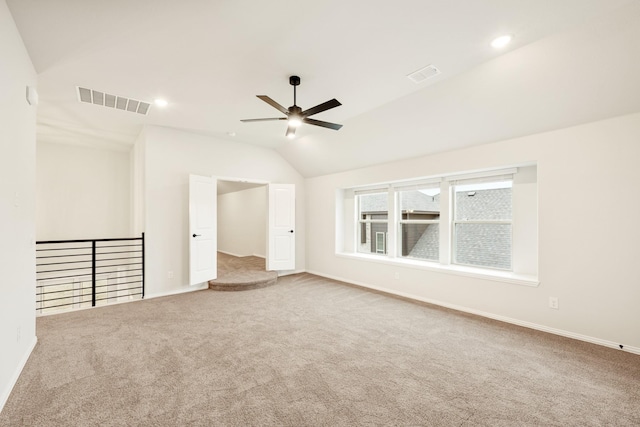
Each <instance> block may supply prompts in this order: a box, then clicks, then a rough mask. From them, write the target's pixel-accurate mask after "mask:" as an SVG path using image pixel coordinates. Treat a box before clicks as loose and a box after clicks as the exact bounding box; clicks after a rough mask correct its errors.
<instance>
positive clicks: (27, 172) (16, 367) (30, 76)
mask: <svg viewBox="0 0 640 427" xmlns="http://www.w3.org/2000/svg"><path fill="white" fill-rule="evenodd" d="M0 64H2V65H0V93H1V94H2V96H0V218H1V220H0V227H1V229H0V233H1V234H0V235H1V236H2V238H1V239H0V262H1V263H2V280H0V349H1V350H0V410H2V407H3V406H4V404H5V402H6V399H7V398H8V396H9V393H10V392H11V389H12V388H13V385H14V384H15V381H16V380H17V379H18V375H19V374H20V371H21V370H22V367H23V366H24V363H26V360H27V358H28V357H29V354H30V353H31V350H32V349H33V346H35V343H36V325H35V281H36V279H35V252H34V250H35V244H34V242H35V191H36V190H35V187H36V171H35V167H36V154H35V148H36V144H35V143H36V107H34V106H30V105H28V104H27V101H26V100H25V91H26V89H25V88H26V86H35V85H36V73H35V70H34V68H33V65H32V64H31V60H30V59H29V56H28V54H27V51H26V49H25V47H24V44H23V43H22V39H21V38H20V35H19V33H18V31H17V29H16V27H15V24H14V22H13V18H12V17H11V14H10V13H9V10H8V9H7V5H6V2H5V1H4V0H1V1H0Z"/></svg>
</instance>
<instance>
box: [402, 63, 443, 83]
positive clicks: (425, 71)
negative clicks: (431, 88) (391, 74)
mask: <svg viewBox="0 0 640 427" xmlns="http://www.w3.org/2000/svg"><path fill="white" fill-rule="evenodd" d="M438 74H440V70H438V69H437V68H436V66H435V65H427V66H426V67H424V68H421V69H419V70H418V71H414V72H413V73H411V74H409V75H408V76H407V78H408V79H409V80H411V81H412V82H414V83H416V84H417V83H422V82H423V81H425V80H427V79H430V78H432V77H435V76H437V75H438Z"/></svg>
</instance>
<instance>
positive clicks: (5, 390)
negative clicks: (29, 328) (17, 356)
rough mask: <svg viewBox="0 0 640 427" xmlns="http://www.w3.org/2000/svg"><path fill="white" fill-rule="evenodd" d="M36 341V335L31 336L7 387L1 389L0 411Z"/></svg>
mask: <svg viewBox="0 0 640 427" xmlns="http://www.w3.org/2000/svg"><path fill="white" fill-rule="evenodd" d="M37 343H38V337H33V341H31V345H30V346H29V348H28V350H27V352H26V353H25V354H24V356H22V359H21V360H20V363H19V364H18V367H17V369H16V371H15V372H14V373H13V376H12V377H11V379H10V380H9V383H8V384H7V387H6V388H5V389H4V390H3V391H2V394H0V412H2V409H3V408H4V405H5V404H6V403H7V400H9V396H11V392H12V391H13V387H15V385H16V383H17V382H18V378H20V374H21V373H22V370H23V369H24V366H25V365H26V364H27V361H28V360H29V357H30V356H31V353H32V352H33V349H34V348H36V344H37Z"/></svg>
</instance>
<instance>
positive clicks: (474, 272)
mask: <svg viewBox="0 0 640 427" xmlns="http://www.w3.org/2000/svg"><path fill="white" fill-rule="evenodd" d="M336 256H338V257H341V258H349V259H356V260H360V261H365V262H375V263H382V264H389V265H394V266H401V267H408V268H415V269H417V270H427V271H436V272H438V273H445V274H453V275H456V276H465V277H474V278H477V279H484V280H492V281H495V282H504V283H511V284H514V285H522V286H530V287H534V288H535V287H538V286H539V285H540V281H539V280H538V278H537V277H534V276H527V275H524V274H518V273H513V272H511V271H504V270H490V269H484V268H477V267H469V266H463V265H453V264H448V265H444V264H440V263H438V262H437V261H428V260H413V259H406V258H389V257H383V256H381V255H373V254H372V255H369V254H363V253H358V254H354V253H345V252H342V253H336Z"/></svg>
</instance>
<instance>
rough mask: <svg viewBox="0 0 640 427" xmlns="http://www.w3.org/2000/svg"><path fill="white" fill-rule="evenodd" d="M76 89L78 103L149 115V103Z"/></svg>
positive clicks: (81, 88) (77, 87) (95, 91)
mask: <svg viewBox="0 0 640 427" xmlns="http://www.w3.org/2000/svg"><path fill="white" fill-rule="evenodd" d="M76 89H77V91H78V101H80V102H85V103H87V104H95V105H102V106H103V107H109V108H115V109H116V110H122V111H130V112H132V113H138V114H143V115H145V116H146V115H147V113H149V108H151V103H150V102H144V101H138V100H135V99H130V98H125V97H123V96H117V95H111V94H108V93H104V92H100V91H97V90H92V89H87V88H84V87H80V86H76Z"/></svg>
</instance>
